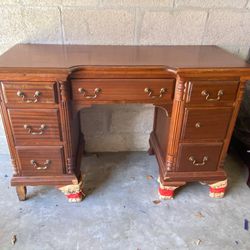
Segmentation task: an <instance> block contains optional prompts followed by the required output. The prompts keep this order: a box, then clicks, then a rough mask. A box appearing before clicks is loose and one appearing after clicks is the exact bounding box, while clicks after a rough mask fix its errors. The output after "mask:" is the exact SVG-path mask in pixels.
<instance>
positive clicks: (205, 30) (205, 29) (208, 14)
mask: <svg viewBox="0 0 250 250" xmlns="http://www.w3.org/2000/svg"><path fill="white" fill-rule="evenodd" d="M209 16H210V10H208V11H207V17H206V21H205V25H204V31H203V34H202V38H201V44H202V45H204V37H205V34H206V32H207V26H208V19H209Z"/></svg>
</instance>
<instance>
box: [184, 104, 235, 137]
mask: <svg viewBox="0 0 250 250" xmlns="http://www.w3.org/2000/svg"><path fill="white" fill-rule="evenodd" d="M231 115H232V108H230V107H228V108H220V107H216V108H214V107H213V108H212V107H211V108H186V110H185V116H184V123H183V130H182V140H184V141H185V140H201V139H205V140H223V139H224V138H225V136H226V133H227V128H228V125H229V122H230V119H231Z"/></svg>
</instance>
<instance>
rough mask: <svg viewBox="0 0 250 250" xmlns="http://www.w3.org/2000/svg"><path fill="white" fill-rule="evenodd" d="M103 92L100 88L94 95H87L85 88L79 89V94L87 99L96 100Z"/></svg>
mask: <svg viewBox="0 0 250 250" xmlns="http://www.w3.org/2000/svg"><path fill="white" fill-rule="evenodd" d="M101 91H102V90H101V89H100V88H96V89H95V90H94V95H87V92H86V90H85V89H83V88H79V89H78V92H79V93H80V94H82V95H83V96H84V97H85V98H86V99H95V98H96V97H97V96H98V94H99V93H101Z"/></svg>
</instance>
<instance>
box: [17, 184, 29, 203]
mask: <svg viewBox="0 0 250 250" xmlns="http://www.w3.org/2000/svg"><path fill="white" fill-rule="evenodd" d="M16 193H17V197H18V199H19V201H25V200H26V194H27V188H26V186H16Z"/></svg>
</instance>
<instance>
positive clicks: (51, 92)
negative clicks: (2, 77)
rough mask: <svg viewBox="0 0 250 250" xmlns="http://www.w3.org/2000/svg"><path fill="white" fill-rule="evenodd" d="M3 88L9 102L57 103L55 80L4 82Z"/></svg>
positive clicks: (5, 99)
mask: <svg viewBox="0 0 250 250" xmlns="http://www.w3.org/2000/svg"><path fill="white" fill-rule="evenodd" d="M2 89H3V95H4V101H5V103H8V104H15V103H24V104H27V105H28V104H34V103H35V104H36V105H39V103H41V104H44V103H50V104H51V103H56V83H55V82H4V83H2Z"/></svg>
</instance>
